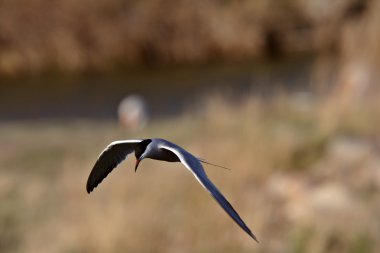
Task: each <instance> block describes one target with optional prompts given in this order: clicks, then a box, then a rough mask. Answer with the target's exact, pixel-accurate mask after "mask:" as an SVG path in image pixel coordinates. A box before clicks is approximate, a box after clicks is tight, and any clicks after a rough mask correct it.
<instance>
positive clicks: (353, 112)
mask: <svg viewBox="0 0 380 253" xmlns="http://www.w3.org/2000/svg"><path fill="white" fill-rule="evenodd" d="M210 101H211V102H209V103H207V104H206V105H205V107H204V109H203V111H201V112H198V113H194V112H189V113H187V114H186V115H184V116H183V117H181V118H177V119H168V120H163V121H156V122H153V123H152V124H151V125H150V126H149V127H148V128H147V129H145V130H144V131H143V132H140V133H135V134H133V135H132V134H131V133H128V132H126V131H124V130H121V129H119V128H118V126H116V125H115V124H114V123H110V122H88V121H84V122H44V123H40V122H36V123H28V124H24V123H7V124H2V125H0V129H1V130H0V139H1V142H0V147H1V150H2V152H1V153H0V164H1V166H0V202H1V206H0V251H1V252H49V253H51V252H95V253H96V252H364V253H367V252H377V250H378V249H379V246H380V245H379V242H378V240H377V239H378V238H379V236H380V223H379V219H378V213H379V211H380V205H379V203H380V201H379V200H380V199H379V198H380V194H379V190H380V171H379V170H380V161H379V158H378V156H377V154H378V150H379V144H380V138H379V137H380V136H379V134H378V131H377V130H378V129H377V126H379V124H378V123H379V121H380V118H379V115H380V114H379V109H378V108H380V107H378V106H375V105H374V104H376V103H367V104H366V105H363V104H362V107H361V108H360V107H357V106H355V105H352V107H351V108H344V110H342V109H339V108H336V107H335V106H333V105H331V104H329V103H328V102H307V103H305V101H304V100H300V99H299V98H294V97H291V98H290V97H286V96H284V97H279V98H277V99H275V100H272V101H263V100H260V99H250V100H247V101H246V102H244V103H242V104H240V105H237V106H231V105H227V104H226V103H225V102H223V99H222V98H214V99H211V100H210ZM307 101H310V100H307ZM136 136H141V137H145V136H159V137H163V138H167V139H170V140H172V141H174V142H176V143H178V144H180V145H182V146H183V147H185V148H186V149H188V150H189V151H191V152H192V153H194V154H197V155H199V156H201V157H204V158H207V159H209V160H210V161H212V162H216V163H219V164H223V165H225V166H227V167H230V168H232V169H233V170H232V171H231V172H226V171H224V170H220V169H217V168H212V167H207V168H206V169H207V171H208V173H209V176H210V177H211V178H212V179H213V181H214V182H215V183H216V185H218V186H219V188H220V189H221V190H222V192H223V193H224V194H225V195H226V197H227V198H228V199H230V200H231V202H232V204H233V205H234V206H235V207H236V209H237V210H238V211H239V213H240V214H241V216H242V217H243V218H244V219H245V221H246V222H247V224H249V226H250V227H251V228H252V230H253V231H254V232H255V233H256V234H257V236H258V237H259V239H260V241H261V243H260V244H255V243H254V242H253V240H252V239H250V238H249V237H248V236H246V235H245V234H244V233H243V232H242V231H241V230H240V229H239V228H238V227H237V226H236V225H235V224H233V222H232V221H231V220H230V219H229V218H228V216H226V215H225V214H224V213H223V211H222V210H221V209H220V208H219V207H218V206H217V204H216V203H215V202H214V201H213V200H212V199H211V198H210V197H209V196H208V194H207V193H205V192H204V190H203V189H202V188H201V187H200V186H199V185H198V183H197V182H196V180H194V178H193V177H192V176H191V174H190V173H189V172H188V171H186V170H185V169H183V168H182V166H180V165H179V164H168V163H161V164H159V163H158V162H154V161H149V160H147V161H143V162H142V164H141V167H140V170H139V171H138V173H137V174H135V173H134V172H133V169H132V167H133V161H132V160H133V159H130V160H128V161H126V162H125V163H124V164H123V165H121V166H120V167H119V168H118V169H116V170H115V171H114V172H113V173H112V174H111V175H109V176H108V177H107V179H106V180H105V181H104V182H103V183H102V185H101V186H100V187H99V188H97V189H96V190H95V192H93V193H92V194H91V195H88V194H87V193H86V192H85V182H86V179H87V176H88V173H89V171H90V169H91V167H92V165H93V163H94V161H95V160H96V158H97V156H98V153H99V152H100V151H101V150H102V149H103V148H104V146H105V145H106V144H108V143H109V142H110V141H112V140H115V139H121V138H134V137H136Z"/></svg>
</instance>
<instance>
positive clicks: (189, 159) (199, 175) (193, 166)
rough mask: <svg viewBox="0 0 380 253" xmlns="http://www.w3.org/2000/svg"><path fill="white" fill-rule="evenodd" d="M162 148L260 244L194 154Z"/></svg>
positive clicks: (167, 147)
mask: <svg viewBox="0 0 380 253" xmlns="http://www.w3.org/2000/svg"><path fill="white" fill-rule="evenodd" d="M160 147H161V148H163V149H166V150H169V151H171V152H173V153H174V154H175V155H176V156H177V157H178V158H179V160H180V161H181V163H182V164H183V165H184V166H185V167H186V168H187V169H188V170H190V171H191V172H192V173H193V175H194V176H195V178H196V179H197V180H198V181H199V183H200V184H201V185H202V186H203V187H204V188H205V189H206V190H207V191H208V192H209V193H210V194H211V195H212V196H213V197H214V199H215V200H216V201H217V202H218V203H219V205H220V206H221V207H222V208H223V209H224V211H226V212H227V214H228V215H229V216H230V217H231V218H232V219H233V220H234V221H235V222H236V223H237V224H238V225H239V226H240V227H241V228H242V229H243V230H244V231H245V232H246V233H247V234H248V235H249V236H251V237H252V238H253V239H254V240H255V241H256V242H259V241H258V240H257V238H256V236H255V235H254V234H253V233H252V232H251V230H250V229H249V228H248V226H247V225H246V224H245V223H244V221H243V220H242V219H241V218H240V216H239V214H238V213H237V212H236V211H235V209H234V208H233V207H232V205H231V204H230V203H229V202H228V200H227V199H226V198H225V197H224V196H223V195H222V193H221V192H220V191H219V190H218V188H216V186H215V185H214V184H213V183H212V182H211V181H210V179H209V178H208V177H207V175H206V173H205V171H204V169H203V167H202V164H201V163H200V161H199V160H198V159H197V158H196V157H194V156H193V155H192V154H190V153H189V152H187V151H186V150H184V149H182V148H180V147H179V148H177V147H171V146H169V145H160Z"/></svg>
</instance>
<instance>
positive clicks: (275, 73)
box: [0, 56, 313, 121]
mask: <svg viewBox="0 0 380 253" xmlns="http://www.w3.org/2000/svg"><path fill="white" fill-rule="evenodd" d="M312 63H313V57H312V56H302V57H293V58H286V59H270V60H268V59H267V60H260V61H255V62H248V63H247V62H245V63H234V64H232V63H230V64H210V65H202V66H182V67H176V68H169V67H167V68H165V67H161V68H154V69H150V68H145V69H138V70H129V71H128V72H126V73H113V74H102V75H99V74H87V75H82V76H64V77H57V76H48V77H46V76H45V77H24V78H13V79H5V80H4V79H3V80H1V79H0V120H1V121H9V120H30V119H36V120H40V119H71V118H73V119H74V118H90V119H91V118H95V119H112V118H116V117H117V106H118V104H119V102H120V101H121V100H122V98H123V97H125V96H127V95H130V94H139V95H141V96H143V97H145V98H146V100H147V102H148V105H149V110H150V113H151V115H152V116H153V117H162V116H174V115H178V114H180V113H181V112H182V111H183V110H184V109H187V108H189V107H190V108H192V107H194V108H197V107H198V106H199V105H201V102H202V101H204V100H205V99H207V97H209V96H210V95H211V94H221V95H224V96H225V97H226V99H229V100H231V101H232V102H233V101H239V100H240V99H241V98H243V97H244V96H247V94H249V95H252V94H253V95H254V94H258V95H263V96H270V95H272V94H273V93H274V92H276V91H278V90H281V91H283V92H288V91H289V92H292V91H300V90H301V91H305V90H308V89H309V88H310V87H309V84H310V76H311V73H310V72H311V67H312Z"/></svg>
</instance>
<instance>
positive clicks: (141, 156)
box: [135, 139, 152, 172]
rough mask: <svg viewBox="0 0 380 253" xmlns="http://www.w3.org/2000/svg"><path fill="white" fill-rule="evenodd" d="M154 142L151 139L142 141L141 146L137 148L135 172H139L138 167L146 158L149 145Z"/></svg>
mask: <svg viewBox="0 0 380 253" xmlns="http://www.w3.org/2000/svg"><path fill="white" fill-rule="evenodd" d="M151 142H152V140H151V139H146V140H143V141H141V142H140V143H139V144H137V145H136V147H135V156H136V165H135V172H136V171H137V167H138V166H139V163H140V162H141V161H142V159H144V158H145V157H146V155H147V154H146V151H147V147H148V145H149V144H150V143H151Z"/></svg>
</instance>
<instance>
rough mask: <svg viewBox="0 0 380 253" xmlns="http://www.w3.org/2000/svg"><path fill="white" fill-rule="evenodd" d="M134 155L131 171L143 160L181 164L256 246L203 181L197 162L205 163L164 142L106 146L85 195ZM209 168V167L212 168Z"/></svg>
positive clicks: (228, 207)
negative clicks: (134, 163) (134, 159)
mask: <svg viewBox="0 0 380 253" xmlns="http://www.w3.org/2000/svg"><path fill="white" fill-rule="evenodd" d="M132 152H135V156H136V165H135V171H137V168H138V166H139V164H140V162H141V161H142V160H143V159H145V158H150V159H154V160H161V161H166V162H181V163H182V164H183V165H184V166H185V167H186V168H187V169H188V170H189V171H190V172H191V173H193V175H194V177H195V178H196V179H197V180H198V182H199V183H200V184H201V185H202V186H203V187H204V188H205V189H206V190H207V191H208V192H209V193H210V194H211V195H212V197H214V199H215V200H216V201H217V202H218V203H219V205H220V206H221V207H222V208H223V209H224V211H226V213H227V214H228V215H229V216H230V217H231V218H232V219H233V220H234V221H235V222H236V223H237V224H238V225H239V226H240V228H242V229H243V230H244V231H245V232H246V233H247V234H248V235H249V236H250V237H252V238H253V239H254V240H255V241H256V242H258V240H257V238H256V236H255V235H254V234H253V233H252V232H251V230H250V229H249V228H248V226H247V225H246V224H245V223H244V221H243V220H242V219H241V218H240V216H239V214H238V213H237V212H236V211H235V209H234V208H233V207H232V205H231V204H230V203H229V202H228V201H227V199H226V198H225V197H224V196H223V195H222V193H221V192H220V191H219V190H218V188H216V186H215V185H214V184H213V183H212V182H211V181H210V179H209V178H208V177H207V175H206V172H205V171H204V169H203V166H202V164H201V162H203V163H208V162H206V161H205V160H203V159H200V158H196V157H195V156H193V155H192V154H190V153H189V152H187V151H186V150H185V149H183V148H181V147H180V146H178V145H176V144H174V143H171V142H169V141H167V140H164V139H140V140H122V141H114V142H112V143H111V144H109V145H108V146H107V147H106V148H105V149H104V150H103V152H102V153H101V154H100V156H99V158H98V160H97V161H96V163H95V165H94V167H93V169H92V171H91V173H90V176H89V177H88V180H87V186H86V189H87V192H88V193H90V192H92V191H93V190H94V188H95V187H97V186H98V184H100V183H101V182H102V181H103V179H104V178H105V177H107V175H108V174H109V173H110V172H111V171H112V170H113V169H114V168H115V167H116V166H117V165H118V164H120V163H121V162H122V161H123V160H125V159H126V158H127V156H128V155H129V154H131V153H132ZM212 165H213V164H212Z"/></svg>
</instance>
